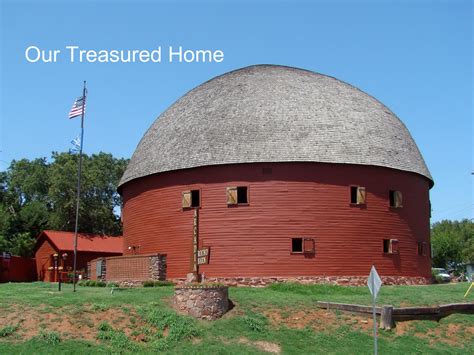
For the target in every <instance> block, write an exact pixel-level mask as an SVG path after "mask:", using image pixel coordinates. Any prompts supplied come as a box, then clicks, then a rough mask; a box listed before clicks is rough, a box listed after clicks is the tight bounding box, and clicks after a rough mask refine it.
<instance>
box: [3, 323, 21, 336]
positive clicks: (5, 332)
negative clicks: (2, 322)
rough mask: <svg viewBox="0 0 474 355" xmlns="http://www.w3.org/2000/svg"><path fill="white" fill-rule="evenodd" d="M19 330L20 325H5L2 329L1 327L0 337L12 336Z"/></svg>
mask: <svg viewBox="0 0 474 355" xmlns="http://www.w3.org/2000/svg"><path fill="white" fill-rule="evenodd" d="M17 330H18V325H7V326H5V327H3V328H2V329H0V337H1V338H4V337H7V336H10V335H12V334H13V333H15V332H16V331H17Z"/></svg>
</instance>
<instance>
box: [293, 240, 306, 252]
mask: <svg viewBox="0 0 474 355" xmlns="http://www.w3.org/2000/svg"><path fill="white" fill-rule="evenodd" d="M291 252H292V253H302V252H303V238H291Z"/></svg>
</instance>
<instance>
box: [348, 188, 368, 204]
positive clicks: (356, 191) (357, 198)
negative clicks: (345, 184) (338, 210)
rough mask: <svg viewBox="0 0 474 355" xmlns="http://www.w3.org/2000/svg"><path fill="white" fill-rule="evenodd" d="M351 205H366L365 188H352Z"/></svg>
mask: <svg viewBox="0 0 474 355" xmlns="http://www.w3.org/2000/svg"><path fill="white" fill-rule="evenodd" d="M351 203H352V204H355V205H363V204H365V187H362V186H351Z"/></svg>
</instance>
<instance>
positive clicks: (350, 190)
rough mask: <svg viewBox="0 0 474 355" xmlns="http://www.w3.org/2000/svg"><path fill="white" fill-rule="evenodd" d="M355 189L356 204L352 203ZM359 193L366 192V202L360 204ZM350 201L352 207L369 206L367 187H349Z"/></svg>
mask: <svg viewBox="0 0 474 355" xmlns="http://www.w3.org/2000/svg"><path fill="white" fill-rule="evenodd" d="M353 189H355V200H356V202H353V201H352V197H353V196H352V193H353ZM359 191H364V193H363V195H364V201H363V202H359ZM349 201H350V205H351V206H366V205H367V189H366V188H365V186H360V185H349Z"/></svg>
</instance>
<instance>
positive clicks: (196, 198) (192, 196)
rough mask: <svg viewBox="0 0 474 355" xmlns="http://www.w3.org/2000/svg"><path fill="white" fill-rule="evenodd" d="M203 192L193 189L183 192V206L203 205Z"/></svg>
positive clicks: (196, 206) (194, 206)
mask: <svg viewBox="0 0 474 355" xmlns="http://www.w3.org/2000/svg"><path fill="white" fill-rule="evenodd" d="M200 195H201V193H200V191H199V190H191V191H184V192H183V199H182V205H183V208H198V207H200V206H201V197H200Z"/></svg>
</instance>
